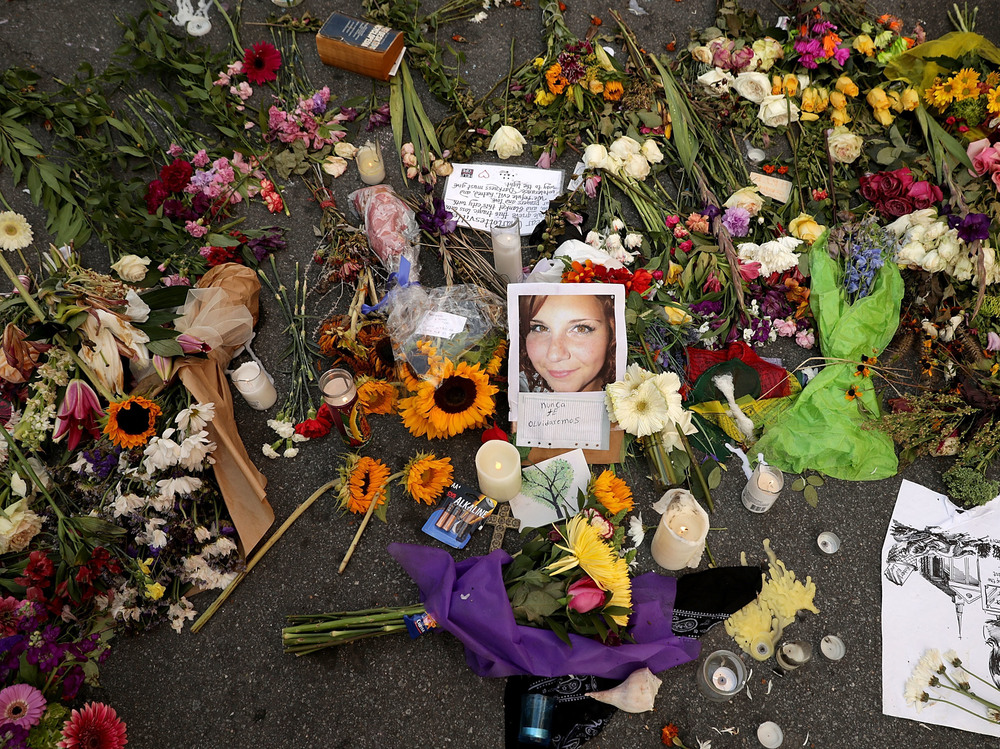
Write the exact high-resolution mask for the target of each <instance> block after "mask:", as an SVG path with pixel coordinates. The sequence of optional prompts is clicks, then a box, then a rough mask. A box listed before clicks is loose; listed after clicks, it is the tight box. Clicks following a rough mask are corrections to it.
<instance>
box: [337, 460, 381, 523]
mask: <svg viewBox="0 0 1000 749" xmlns="http://www.w3.org/2000/svg"><path fill="white" fill-rule="evenodd" d="M340 478H341V484H340V506H341V509H347V510H348V511H349V512H353V513H355V514H358V515H363V514H364V513H366V512H368V508H369V506H371V503H372V501H373V500H374V501H375V506H376V507H379V506H381V505H383V504H385V501H386V499H387V497H388V491H387V489H388V486H389V467H388V466H387V465H386V464H385V463H383V462H382V461H381V460H375V459H374V458H369V457H367V456H366V457H364V458H362V457H361V456H360V455H348V456H347V460H345V461H344V465H343V466H341V468H340Z"/></svg>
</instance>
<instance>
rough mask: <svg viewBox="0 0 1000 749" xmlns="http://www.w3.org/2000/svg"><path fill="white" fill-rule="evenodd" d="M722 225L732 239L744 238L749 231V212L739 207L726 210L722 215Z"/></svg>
mask: <svg viewBox="0 0 1000 749" xmlns="http://www.w3.org/2000/svg"><path fill="white" fill-rule="evenodd" d="M722 225H723V226H724V227H726V229H727V230H728V231H729V233H730V234H732V235H733V236H734V237H745V236H746V235H747V233H748V232H749V231H750V212H749V211H748V210H747V209H746V208H740V207H739V206H733V207H732V208H727V209H726V212H725V213H724V214H722Z"/></svg>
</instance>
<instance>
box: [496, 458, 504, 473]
mask: <svg viewBox="0 0 1000 749" xmlns="http://www.w3.org/2000/svg"><path fill="white" fill-rule="evenodd" d="M501 468H503V463H501V462H500V461H499V460H498V461H497V464H496V469H497V470H498V471H499V470H500V469H501Z"/></svg>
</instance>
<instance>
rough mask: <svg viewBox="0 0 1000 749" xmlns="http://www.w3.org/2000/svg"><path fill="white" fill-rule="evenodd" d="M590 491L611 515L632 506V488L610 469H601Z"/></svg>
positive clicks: (629, 508)
mask: <svg viewBox="0 0 1000 749" xmlns="http://www.w3.org/2000/svg"><path fill="white" fill-rule="evenodd" d="M590 491H591V492H593V494H594V496H595V497H597V501H598V502H600V503H601V504H602V505H604V507H605V508H606V509H607V511H608V512H610V513H611V514H612V515H617V514H618V513H619V512H621V511H622V510H629V511H631V509H632V507H633V502H632V490H631V489H629V486H628V484H626V483H625V479H621V478H619V477H618V476H615V474H613V473H612V472H611V471H603V472H602V473H601V475H600V476H598V477H597V478H596V479H594V480H593V482H592V483H591V485H590Z"/></svg>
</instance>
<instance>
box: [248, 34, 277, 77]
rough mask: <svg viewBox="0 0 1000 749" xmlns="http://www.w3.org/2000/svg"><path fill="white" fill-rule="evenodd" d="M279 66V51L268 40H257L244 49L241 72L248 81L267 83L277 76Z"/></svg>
mask: <svg viewBox="0 0 1000 749" xmlns="http://www.w3.org/2000/svg"><path fill="white" fill-rule="evenodd" d="M280 67H281V53H280V52H279V51H278V50H277V49H275V47H274V45H273V44H270V43H268V42H257V43H256V44H255V45H253V47H250V48H249V49H246V50H244V55H243V72H245V73H246V74H247V80H248V81H250V83H253V84H258V83H267V82H268V81H273V80H274V79H275V78H277V77H278V68H280Z"/></svg>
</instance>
